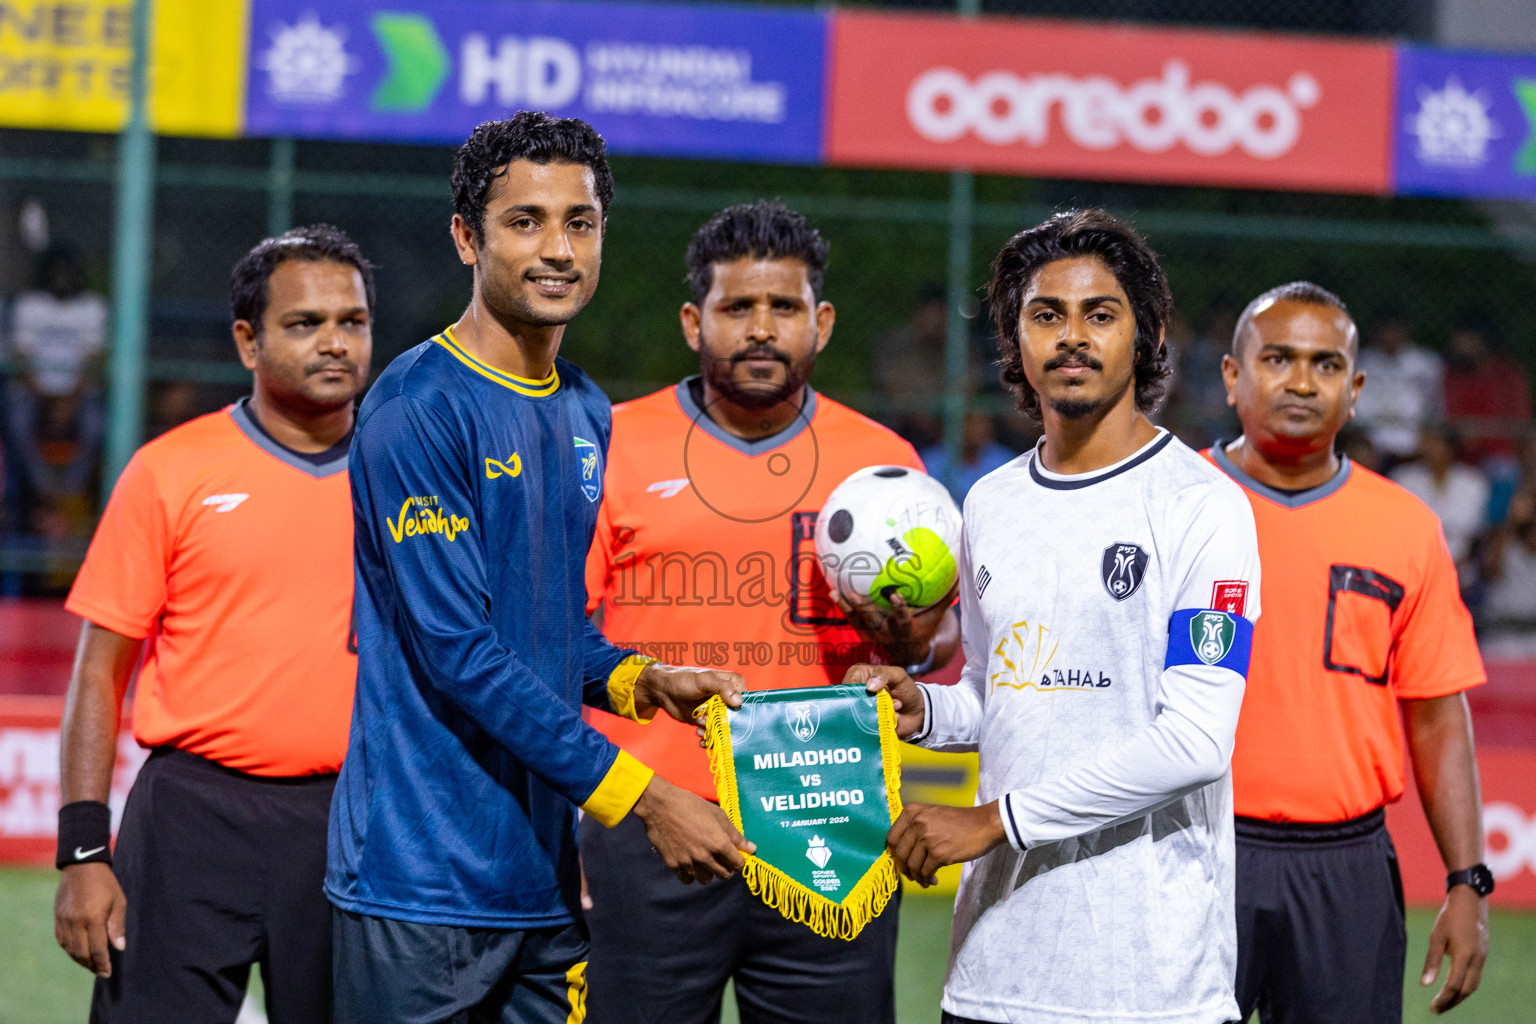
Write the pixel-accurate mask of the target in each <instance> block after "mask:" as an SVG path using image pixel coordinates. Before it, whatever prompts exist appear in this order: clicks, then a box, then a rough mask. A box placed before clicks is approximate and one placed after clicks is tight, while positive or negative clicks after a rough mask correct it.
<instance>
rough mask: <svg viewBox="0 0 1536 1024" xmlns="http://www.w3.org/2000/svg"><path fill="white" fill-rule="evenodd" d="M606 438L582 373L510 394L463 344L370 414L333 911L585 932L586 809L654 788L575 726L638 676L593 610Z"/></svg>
mask: <svg viewBox="0 0 1536 1024" xmlns="http://www.w3.org/2000/svg"><path fill="white" fill-rule="evenodd" d="M609 424H610V411H609V405H608V400H607V398H606V397H605V396H604V395H603V393H602V392H601V391H599V390H598V388H597V387H596V385H594V384H593V383H592V382H591V380H590V379H588V377H587V376H586V374H584V373H582V372H581V370H579V369H577V368H576V367H575V366H573V365H572V364H570V363H568V362H566V361H565V360H563V359H557V360H556V361H555V368H554V370H553V371H552V373H551V375H550V377H549V378H548V379H546V380H542V381H532V380H526V379H523V378H519V377H513V376H510V375H508V374H505V373H501V372H500V371H497V370H495V369H493V368H492V367H490V366H487V365H486V364H484V363H481V362H479V361H478V360H476V359H474V358H473V357H472V356H470V355H469V354H468V353H467V352H465V351H464V350H463V349H462V348H460V347H459V346H458V344H457V343H456V342H455V340H454V338H453V335H452V333H451V332H444V334H442V335H439V336H438V337H437V338H434V339H432V340H431V341H428V342H424V343H423V344H421V345H418V346H416V347H415V348H413V349H411V350H410V351H408V352H406V353H405V354H404V355H401V356H400V357H399V358H398V359H396V360H395V361H394V362H392V363H391V364H390V366H389V368H388V369H387V370H385V372H384V373H383V375H382V376H380V378H379V380H378V382H377V383H375V384H374V386H373V388H372V390H371V391H370V392H369V394H368V397H367V398H366V399H365V400H364V402H363V405H362V409H361V410H360V412H359V414H358V423H357V434H356V437H355V439H354V441H353V443H352V456H351V479H352V500H353V515H354V517H355V525H356V542H355V543H356V554H357V597H356V602H357V604H356V615H355V619H356V622H355V629H356V634H357V648H358V678H357V698H356V703H355V705H354V708H353V712H352V734H351V740H350V744H349V746H348V748H347V758H346V762H345V764H344V765H343V767H342V771H341V777H340V780H339V781H338V783H337V787H336V795H335V799H334V801H333V803H332V806H331V821H330V851H329V862H328V864H327V871H326V879H325V890H326V894H327V895H328V896H329V897H330V899H331V902H332V903H334V904H335V905H336V906H338V907H341V908H343V909H345V910H350V911H353V912H355V913H361V914H369V915H373V916H378V917H390V918H397V919H403V920H408V921H422V922H428V923H434V924H452V925H463V926H477V927H494V928H530V927H544V926H548V925H553V924H561V923H565V922H569V921H571V920H573V919H574V918H575V917H576V916H577V915H578V913H579V911H578V910H577V907H578V889H579V874H578V869H577V860H576V807H577V806H583V807H584V808H585V809H586V810H587V811H588V813H590V814H593V815H594V816H595V817H597V818H598V820H600V821H604V823H606V824H613V823H614V822H616V821H617V820H618V819H619V818H621V817H622V816H623V815H624V814H625V813H627V812H628V811H629V809H630V807H632V806H633V804H634V802H635V799H636V798H637V797H638V796H639V794H640V791H641V790H642V789H644V787H645V784H646V783H647V782H648V781H649V778H650V772H649V770H648V769H645V768H644V767H643V766H641V765H640V764H639V763H638V762H636V761H634V760H633V759H632V758H630V757H629V755H627V754H623V753H621V752H620V751H619V750H618V748H617V747H615V746H614V745H613V744H612V743H610V742H609V741H608V740H607V739H606V738H605V737H604V736H603V735H602V734H601V733H599V732H597V731H596V730H594V729H592V728H591V727H589V726H588V725H586V724H585V723H584V722H583V721H582V719H581V711H580V706H581V704H582V703H586V704H590V705H593V706H595V707H600V708H605V709H611V707H612V706H613V705H618V706H619V707H618V710H620V711H621V712H622V711H624V710H625V707H624V705H625V703H626V700H627V703H628V710H629V712H630V713H633V695H632V688H633V677H634V675H635V674H637V673H638V665H637V663H636V662H635V661H634V660H633V659H631V658H629V656H630V655H632V654H633V652H631V651H626V650H621V649H619V648H615V647H613V646H612V645H611V644H609V643H608V641H607V640H605V639H604V638H603V637H602V635H601V634H600V633H599V632H598V631H597V629H596V628H595V627H594V626H593V625H592V623H591V621H590V620H589V619H588V618H587V616H586V614H585V611H584V603H585V598H586V592H585V588H584V584H583V570H584V566H585V562H586V556H587V549H588V548H589V546H590V545H591V541H592V531H593V526H594V524H595V523H596V519H597V509H598V504H599V500H600V498H601V497H602V481H603V463H604V459H605V455H606V452H607V447H608V433H609ZM626 683H627V685H628V687H629V690H628V691H624V690H623V686H625V685H626ZM610 685H613V686H614V687H615V688H614V690H613V693H612V695H611V696H612V698H613V699H612V701H611V702H610V689H609V688H610Z"/></svg>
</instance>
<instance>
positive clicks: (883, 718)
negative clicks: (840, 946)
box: [705, 686, 901, 939]
mask: <svg viewBox="0 0 1536 1024" xmlns="http://www.w3.org/2000/svg"><path fill="white" fill-rule="evenodd" d="M705 710H706V711H707V714H708V721H707V724H706V727H705V731H706V736H707V738H706V741H705V742H706V743H707V744H708V746H709V754H710V768H711V770H712V771H713V772H714V776H715V789H716V791H717V792H718V794H719V796H720V807H721V809H722V810H724V811H725V813H726V814H727V815H728V816H729V817H730V819H731V821H732V822H733V823H734V824H735V825H736V827H737V828H739V829H741V832H742V834H743V835H745V836H746V837H747V838H748V839H750V840H752V842H754V843H756V844H757V853H756V854H753V855H749V856H748V857H747V862H746V865H745V866H744V867H743V868H742V876H743V877H744V878H745V879H746V881H747V886H748V887H749V888H750V889H751V890H752V892H754V893H756V894H757V895H758V896H759V897H760V898H761V899H762V900H763V902H764V903H766V904H768V905H769V906H770V907H773V908H774V909H775V910H778V911H779V912H780V913H781V914H783V915H784V916H785V917H787V918H789V919H790V920H791V921H798V922H800V923H801V924H804V925H807V926H808V927H810V928H811V929H812V930H813V931H815V932H816V933H817V934H820V935H825V936H827V937H828V938H839V939H852V938H854V937H855V936H857V935H858V934H859V932H860V931H862V930H863V928H864V926H865V925H866V924H868V923H869V922H870V921H871V920H873V919H874V918H875V917H876V916H877V915H878V914H879V913H880V912H881V911H882V910H883V909H885V905H886V902H887V901H888V900H889V899H890V898H891V896H892V894H894V893H895V892H896V889H897V887H898V886H899V885H900V878H899V876H898V875H897V873H896V865H895V862H894V861H892V859H891V855H890V853H889V852H888V851H887V850H886V848H885V835H886V833H887V832H888V831H889V830H890V827H891V823H892V822H893V821H895V820H896V817H897V816H898V815H899V814H901V766H900V754H899V753H898V750H897V746H896V744H897V739H896V711H895V709H894V707H893V706H892V704H891V697H890V694H888V693H884V692H881V693H879V694H877V695H876V696H874V697H871V696H869V695H868V694H867V693H865V692H864V688H863V687H860V686H818V687H811V688H806V689H793V690H763V691H758V692H755V693H749V694H747V695H746V696H745V697H744V698H743V699H742V703H741V707H740V708H738V709H736V710H731V709H730V708H728V707H727V706H726V705H725V703H724V702H722V701H721V700H720V699H719V698H718V697H716V698H712V699H711V700H710V701H709V703H708V704H706V705H705Z"/></svg>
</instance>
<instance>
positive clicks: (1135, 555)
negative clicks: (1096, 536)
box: [1100, 543, 1147, 601]
mask: <svg viewBox="0 0 1536 1024" xmlns="http://www.w3.org/2000/svg"><path fill="white" fill-rule="evenodd" d="M1102 566H1103V568H1102V571H1101V573H1100V575H1101V577H1102V578H1103V580H1104V589H1105V590H1107V591H1109V596H1110V597H1112V598H1114V599H1115V600H1116V601H1124V600H1125V599H1126V598H1128V597H1130V596H1131V595H1132V594H1134V593H1136V591H1137V590H1139V589H1140V588H1141V579H1142V577H1143V576H1145V575H1146V573H1147V553H1146V552H1145V551H1143V550H1141V546H1140V545H1139V544H1125V543H1115V544H1111V545H1110V546H1109V547H1107V548H1105V549H1104V561H1103V563H1102Z"/></svg>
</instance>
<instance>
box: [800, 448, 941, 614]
mask: <svg viewBox="0 0 1536 1024" xmlns="http://www.w3.org/2000/svg"><path fill="white" fill-rule="evenodd" d="M959 550H960V509H959V508H957V507H956V506H955V502H954V499H953V498H951V497H950V496H949V492H948V491H947V490H945V489H944V485H943V484H941V483H939V482H938V481H937V480H935V479H934V478H933V477H931V476H928V475H927V474H926V473H921V472H919V471H917V470H915V469H908V468H906V467H905V466H869V467H867V468H865V469H861V470H859V471H858V472H857V473H854V474H853V475H852V476H850V477H849V478H848V479H846V480H844V481H843V482H842V483H840V484H838V485H837V489H836V490H834V491H833V492H832V493H831V495H829V496H828V497H827V500H826V503H825V504H824V505H823V506H822V509H821V514H820V515H819V516H817V518H816V555H817V557H818V559H819V560H820V562H821V569H822V573H823V574H824V575H825V576H826V578H827V586H828V587H829V588H830V589H831V591H832V593H833V594H834V595H835V596H837V597H840V598H841V599H842V600H843V601H845V602H846V603H848V604H852V605H860V604H865V603H869V602H873V603H874V604H875V605H877V606H879V607H881V608H885V609H889V608H890V607H891V597H892V595H894V594H897V593H899V594H901V596H902V599H903V600H905V601H906V603H907V605H908V606H909V607H911V608H913V609H914V610H916V609H922V608H927V607H929V606H930V605H932V604H934V603H936V602H937V601H940V600H942V599H943V597H944V595H946V594H948V593H949V590H950V588H951V587H953V586H954V584H955V574H956V572H957V571H958V569H957V566H956V564H955V556H956V554H957V553H958V552H959Z"/></svg>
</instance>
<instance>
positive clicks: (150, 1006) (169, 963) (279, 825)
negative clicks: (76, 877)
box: [91, 749, 336, 1024]
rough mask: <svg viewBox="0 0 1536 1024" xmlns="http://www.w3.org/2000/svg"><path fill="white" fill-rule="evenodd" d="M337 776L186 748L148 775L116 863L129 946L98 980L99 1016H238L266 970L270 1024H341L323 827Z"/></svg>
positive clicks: (159, 759) (129, 811)
mask: <svg viewBox="0 0 1536 1024" xmlns="http://www.w3.org/2000/svg"><path fill="white" fill-rule="evenodd" d="M335 786H336V776H334V775H308V776H302V777H298V778H281V779H269V778H263V777H261V776H256V775H246V774H244V773H243V772H237V771H234V770H233V769H230V768H225V767H223V766H222V765H218V764H215V763H213V762H212V761H208V760H205V759H203V758H201V757H198V756H197V755H195V754H188V753H186V752H185V751H180V750H168V749H160V750H156V751H155V752H154V753H153V754H151V755H150V757H149V760H148V761H146V762H145V763H144V767H143V769H142V770H141V771H140V772H139V777H138V779H137V781H135V782H134V784H133V789H132V791H131V792H129V794H128V804H127V806H126V807H125V808H124V810H123V821H122V827H121V828H120V829H119V830H118V837H117V847H116V849H115V851H114V853H113V859H112V870H113V872H114V873H115V874H116V875H117V880H118V882H119V884H121V885H122V887H123V893H124V895H125V896H126V897H127V900H128V916H127V923H126V936H125V937H126V939H127V940H128V941H127V948H126V949H125V950H123V952H121V953H119V952H118V951H117V950H116V949H112V950H110V952H111V956H112V977H111V978H108V979H105V980H102V979H98V980H97V981H96V988H95V991H94V993H93V994H92V997H91V1021H92V1022H93V1024H105V1022H108V1021H110V1022H111V1024H140V1022H143V1024H164V1022H166V1021H196V1022H198V1024H220V1022H230V1021H233V1020H234V1019H235V1017H236V1015H237V1014H238V1013H239V1012H240V1003H241V1001H242V1000H243V999H244V998H245V986H246V981H247V979H248V978H249V977H250V973H251V971H250V965H251V964H253V963H257V964H260V965H261V980H262V984H263V986H264V987H265V989H266V997H267V1016H268V1018H269V1019H270V1020H271V1022H272V1024H323V1022H325V1021H327V1020H329V1019H330V1006H331V922H330V905H329V904H328V903H327V902H326V899H325V894H324V893H323V892H322V891H321V885H322V883H323V882H324V879H325V837H326V823H327V819H328V818H329V817H330V811H331V791H332V790H333V789H334V788H335Z"/></svg>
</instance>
